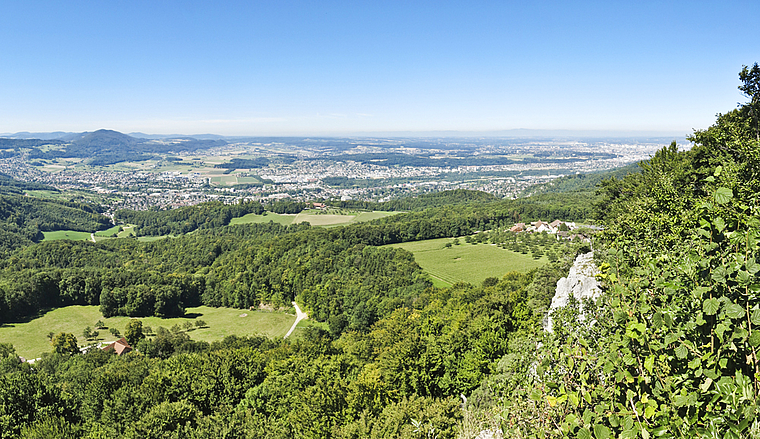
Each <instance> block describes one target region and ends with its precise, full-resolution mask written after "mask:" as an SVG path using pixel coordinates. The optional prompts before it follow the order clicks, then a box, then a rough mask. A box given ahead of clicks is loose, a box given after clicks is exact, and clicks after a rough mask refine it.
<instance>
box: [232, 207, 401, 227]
mask: <svg viewBox="0 0 760 439" xmlns="http://www.w3.org/2000/svg"><path fill="white" fill-rule="evenodd" d="M335 212H339V211H330V213H324V212H323V211H319V210H305V211H303V212H301V213H299V214H297V215H289V214H277V213H271V212H267V214H266V215H256V214H252V213H249V214H248V215H245V216H242V217H240V218H233V219H232V220H231V221H230V224H248V223H268V222H269V221H273V222H275V223H279V224H282V225H285V226H287V225H290V224H298V223H303V222H308V223H309V224H311V225H312V226H320V227H331V226H340V225H345V224H351V223H357V222H364V221H372V220H374V219H377V218H383V217H386V216H389V215H394V214H395V213H397V212H380V211H374V212H358V211H345V213H335Z"/></svg>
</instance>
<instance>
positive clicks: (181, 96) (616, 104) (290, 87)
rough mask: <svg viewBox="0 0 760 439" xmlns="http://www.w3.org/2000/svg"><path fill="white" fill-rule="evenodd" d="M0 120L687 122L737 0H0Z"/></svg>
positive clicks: (363, 124) (725, 56)
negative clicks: (489, 0)
mask: <svg viewBox="0 0 760 439" xmlns="http://www.w3.org/2000/svg"><path fill="white" fill-rule="evenodd" d="M0 16H2V17H3V18H2V25H0V65H2V67H1V68H0V132H9V133H12V132H17V131H56V130H61V131H92V130H96V129H99V128H109V129H115V130H118V131H122V132H133V131H140V132H145V133H184V134H193V133H216V134H224V135H272V134H274V135H288V134H290V135H341V134H346V135H350V134H354V133H369V132H409V131H412V132H421V131H442V130H447V131H449V130H451V131H465V132H468V131H474V132H484V131H499V130H509V129H517V128H526V129H563V130H567V129H569V130H620V131H641V132H657V133H667V134H672V133H675V134H682V135H685V134H688V133H690V132H691V130H692V128H705V127H707V126H709V125H710V124H711V123H712V122H713V121H714V119H715V114H716V113H718V112H726V111H729V110H731V109H732V108H735V107H736V105H737V103H738V102H740V101H744V98H743V97H742V95H741V94H740V92H739V91H738V90H737V86H738V85H739V81H738V72H739V70H740V69H741V66H742V65H743V64H752V63H754V62H760V44H758V37H757V35H758V33H757V32H758V31H757V24H756V20H757V17H758V16H760V2H758V1H756V0H753V1H721V2H718V1H714V2H701V1H635V2H634V1H614V0H607V1H599V2H596V1H586V2H584V1H561V2H560V1H556V2H554V1H540V0H538V1H535V2H522V1H521V2H517V1H498V2H478V1H470V2H446V1H433V2H423V1H409V0H407V1H398V2H396V1H389V0H386V1H376V2H375V1H356V0H354V1H346V2H331V1H325V0H320V1H287V0H284V1H277V2H274V1H271V2H257V1H240V2H236V1H227V2H216V3H213V2H209V1H188V0H183V1H150V2H147V1H136V0H130V1H127V0H100V1H87V0H84V1H76V2H60V1H49V2H39V1H34V0H31V1H10V0H0Z"/></svg>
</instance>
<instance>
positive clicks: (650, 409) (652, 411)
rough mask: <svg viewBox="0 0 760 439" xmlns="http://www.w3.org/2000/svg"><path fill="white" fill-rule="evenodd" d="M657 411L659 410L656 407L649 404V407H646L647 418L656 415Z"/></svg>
mask: <svg viewBox="0 0 760 439" xmlns="http://www.w3.org/2000/svg"><path fill="white" fill-rule="evenodd" d="M656 411H657V409H656V408H654V407H652V406H651V405H648V406H647V408H645V409H644V417H645V418H647V419H650V418H651V417H652V416H654V414H655V412H656Z"/></svg>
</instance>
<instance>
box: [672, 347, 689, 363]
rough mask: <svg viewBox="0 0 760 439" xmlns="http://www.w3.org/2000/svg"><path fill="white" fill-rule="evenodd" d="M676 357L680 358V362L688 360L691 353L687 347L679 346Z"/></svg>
mask: <svg viewBox="0 0 760 439" xmlns="http://www.w3.org/2000/svg"><path fill="white" fill-rule="evenodd" d="M675 352H676V357H678V359H679V360H683V359H684V358H686V356H687V355H689V351H688V350H687V349H686V346H684V345H682V344H681V345H678V347H677V348H676V349H675Z"/></svg>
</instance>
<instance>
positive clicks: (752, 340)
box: [749, 329, 760, 348]
mask: <svg viewBox="0 0 760 439" xmlns="http://www.w3.org/2000/svg"><path fill="white" fill-rule="evenodd" d="M749 344H750V345H752V347H755V348H756V347H758V346H760V330H757V329H756V330H755V331H753V332H752V335H750V336H749Z"/></svg>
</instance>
